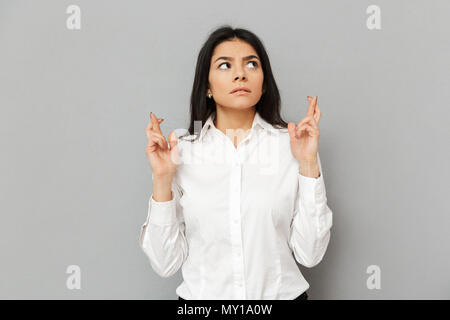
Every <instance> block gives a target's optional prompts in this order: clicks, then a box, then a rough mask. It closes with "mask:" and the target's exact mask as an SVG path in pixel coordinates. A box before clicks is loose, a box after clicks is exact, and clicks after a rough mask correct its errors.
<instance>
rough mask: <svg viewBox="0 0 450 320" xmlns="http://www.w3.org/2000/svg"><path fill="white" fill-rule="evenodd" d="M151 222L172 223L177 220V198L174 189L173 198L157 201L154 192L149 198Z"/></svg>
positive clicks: (159, 223)
mask: <svg viewBox="0 0 450 320" xmlns="http://www.w3.org/2000/svg"><path fill="white" fill-rule="evenodd" d="M148 222H149V223H150V224H157V225H170V224H174V223H176V222H177V219H176V199H175V193H174V192H173V191H172V200H169V201H155V199H153V193H152V195H151V196H150V200H149V219H148Z"/></svg>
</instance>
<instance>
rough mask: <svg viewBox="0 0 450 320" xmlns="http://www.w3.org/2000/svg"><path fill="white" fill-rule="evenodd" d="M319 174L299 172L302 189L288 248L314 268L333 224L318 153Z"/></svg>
mask: <svg viewBox="0 0 450 320" xmlns="http://www.w3.org/2000/svg"><path fill="white" fill-rule="evenodd" d="M317 159H318V165H319V171H320V176H319V177H318V178H312V177H305V176H303V175H301V174H300V173H298V181H299V189H298V193H297V196H296V200H295V209H294V217H293V219H292V222H291V227H290V235H289V247H290V248H291V249H292V251H293V253H294V256H295V259H296V260H297V261H298V262H299V263H300V264H302V265H304V266H305V267H308V268H312V267H314V266H316V265H317V264H319V262H320V261H322V258H323V256H324V255H325V252H326V250H327V247H328V243H329V241H330V234H331V231H330V229H331V226H332V224H333V218H332V211H331V210H330V208H329V207H328V206H327V197H326V191H325V183H324V177H323V172H322V165H321V163H320V158H319V154H318V153H317Z"/></svg>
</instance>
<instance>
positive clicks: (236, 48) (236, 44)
mask: <svg viewBox="0 0 450 320" xmlns="http://www.w3.org/2000/svg"><path fill="white" fill-rule="evenodd" d="M248 55H255V56H257V57H258V54H257V53H256V51H255V49H253V47H252V46H251V45H250V44H248V43H247V42H245V41H242V40H240V39H234V40H227V41H224V42H222V43H220V44H219V45H217V47H215V48H214V51H213V55H212V59H215V58H217V57H219V56H227V57H234V56H237V57H240V56H242V57H245V56H248Z"/></svg>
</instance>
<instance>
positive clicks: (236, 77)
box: [234, 69, 246, 80]
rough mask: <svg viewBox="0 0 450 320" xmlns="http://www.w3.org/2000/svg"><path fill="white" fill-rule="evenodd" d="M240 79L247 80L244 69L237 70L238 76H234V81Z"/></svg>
mask: <svg viewBox="0 0 450 320" xmlns="http://www.w3.org/2000/svg"><path fill="white" fill-rule="evenodd" d="M239 78H240V79H241V80H245V79H246V77H245V72H244V70H243V69H237V70H236V74H235V76H234V80H239Z"/></svg>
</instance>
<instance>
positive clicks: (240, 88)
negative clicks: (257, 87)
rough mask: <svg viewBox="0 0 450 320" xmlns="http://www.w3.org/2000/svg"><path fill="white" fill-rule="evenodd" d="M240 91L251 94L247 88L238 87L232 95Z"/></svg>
mask: <svg viewBox="0 0 450 320" xmlns="http://www.w3.org/2000/svg"><path fill="white" fill-rule="evenodd" d="M239 91H245V92H250V89H249V88H246V87H238V88H234V89H233V90H232V91H231V92H230V93H235V92H239Z"/></svg>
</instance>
